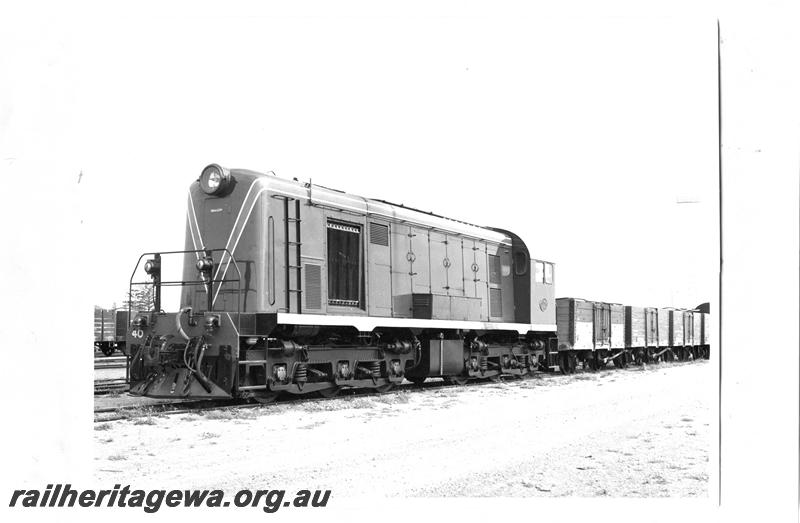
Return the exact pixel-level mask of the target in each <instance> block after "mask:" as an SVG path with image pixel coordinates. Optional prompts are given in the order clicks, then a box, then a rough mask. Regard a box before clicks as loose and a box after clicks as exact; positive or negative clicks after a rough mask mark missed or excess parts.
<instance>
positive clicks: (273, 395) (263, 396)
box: [253, 391, 281, 405]
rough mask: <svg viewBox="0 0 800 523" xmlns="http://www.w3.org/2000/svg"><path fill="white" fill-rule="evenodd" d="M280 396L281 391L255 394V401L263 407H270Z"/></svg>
mask: <svg viewBox="0 0 800 523" xmlns="http://www.w3.org/2000/svg"><path fill="white" fill-rule="evenodd" d="M280 395H281V393H280V391H277V392H276V391H269V392H260V393H258V394H253V400H255V401H256V402H257V403H260V404H262V405H269V404H270V403H274V402H275V400H277V399H278V396H280Z"/></svg>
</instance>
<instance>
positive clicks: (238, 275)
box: [128, 248, 242, 332]
mask: <svg viewBox="0 0 800 523" xmlns="http://www.w3.org/2000/svg"><path fill="white" fill-rule="evenodd" d="M215 252H218V253H222V256H220V260H222V258H223V257H224V255H225V254H227V255H228V264H230V263H231V262H233V267H234V269H235V270H236V278H235V279H233V278H224V277H223V278H221V279H215V278H212V279H210V280H207V281H203V280H191V281H186V280H180V281H166V282H164V281H161V282H159V284H158V285H159V286H162V285H163V286H167V287H176V286H179V285H180V286H186V285H191V286H194V285H203V286H206V292H209V293H210V292H212V291H213V287H214V285H213V284H214V283H222V282H236V283H237V295H238V299H237V300H236V329H237V331H239V332H241V316H242V315H241V308H242V272H241V271H240V270H239V263H238V262H237V261H236V258H235V257H234V256H233V253H232V252H231V251H230V250H228V249H227V248H222V249H194V250H187V251H162V252H145V253H142V254H141V255H140V256H139V259H138V260H137V261H136V265H135V266H134V268H133V272H132V273H131V277H130V280H129V281H128V322H129V323H130V322H131V321H133V318H132V317H131V312H132V310H131V305H132V303H131V299H132V297H133V286H134V285H137V286H138V285H154V282H153V281H142V282H134V281H133V279H134V277H135V276H136V271H137V270H139V265H141V263H142V259H143V258H144V257H145V256H156V255H159V256H164V255H170V254H184V255H186V254H197V253H202V254H213V253H215ZM220 263H222V262H221V261H220ZM155 312H156V313H159V312H160V311H155ZM207 312H214V310H213V306H212V307H211V310H209V311H207ZM226 312H227V311H226Z"/></svg>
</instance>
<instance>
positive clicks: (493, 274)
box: [489, 254, 500, 283]
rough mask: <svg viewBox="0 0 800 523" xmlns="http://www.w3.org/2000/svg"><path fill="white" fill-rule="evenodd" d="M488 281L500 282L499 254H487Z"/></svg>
mask: <svg viewBox="0 0 800 523" xmlns="http://www.w3.org/2000/svg"><path fill="white" fill-rule="evenodd" d="M489 283H500V256H495V255H494V254H490V255H489Z"/></svg>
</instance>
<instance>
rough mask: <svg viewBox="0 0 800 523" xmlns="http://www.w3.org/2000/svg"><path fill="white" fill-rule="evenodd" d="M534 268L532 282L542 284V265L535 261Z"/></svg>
mask: <svg viewBox="0 0 800 523" xmlns="http://www.w3.org/2000/svg"><path fill="white" fill-rule="evenodd" d="M533 266H534V268H535V271H536V272H535V273H534V278H533V281H535V282H536V283H544V263H543V262H540V261H537V262H536V263H534V264H533Z"/></svg>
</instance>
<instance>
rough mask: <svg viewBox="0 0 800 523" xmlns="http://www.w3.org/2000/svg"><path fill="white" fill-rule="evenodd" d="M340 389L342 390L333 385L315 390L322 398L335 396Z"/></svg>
mask: <svg viewBox="0 0 800 523" xmlns="http://www.w3.org/2000/svg"><path fill="white" fill-rule="evenodd" d="M340 390H342V388H341V387H339V386H333V387H331V388H328V389H322V390H319V391H317V392H319V395H320V396H322V397H323V398H335V397H336V396H338V395H339V391H340Z"/></svg>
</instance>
